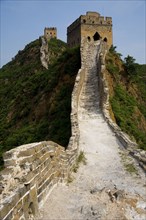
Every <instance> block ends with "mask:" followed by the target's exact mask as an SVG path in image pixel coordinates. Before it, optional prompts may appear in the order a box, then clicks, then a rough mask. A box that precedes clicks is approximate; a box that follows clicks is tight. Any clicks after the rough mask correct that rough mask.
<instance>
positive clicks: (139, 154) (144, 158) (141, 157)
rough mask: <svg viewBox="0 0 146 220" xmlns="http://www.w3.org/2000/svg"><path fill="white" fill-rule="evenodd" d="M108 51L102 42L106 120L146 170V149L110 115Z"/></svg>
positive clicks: (102, 94) (100, 66) (101, 77)
mask: <svg viewBox="0 0 146 220" xmlns="http://www.w3.org/2000/svg"><path fill="white" fill-rule="evenodd" d="M107 51H108V48H107V47H106V43H105V42H102V44H101V53H100V62H99V64H98V71H99V88H100V104H101V108H102V112H103V115H104V118H105V120H106V121H107V123H108V124H109V126H110V127H111V129H112V130H113V132H114V133H115V135H116V137H117V138H118V140H119V141H120V142H121V144H122V145H123V146H124V147H125V148H126V149H127V150H128V151H129V154H130V155H132V156H133V157H134V158H135V159H136V160H137V161H138V163H139V165H140V166H141V167H142V168H143V169H144V171H146V151H143V150H140V149H138V148H137V147H138V146H137V144H136V142H134V141H132V140H131V139H130V137H129V136H128V135H127V134H126V133H124V132H123V131H122V130H121V129H120V127H119V126H118V125H117V124H116V123H115V122H114V121H113V120H112V119H111V117H110V113H109V112H110V108H111V106H110V102H109V87H108V81H107V80H106V71H107V70H106V68H105V56H106V53H107Z"/></svg>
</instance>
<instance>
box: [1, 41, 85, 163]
mask: <svg viewBox="0 0 146 220" xmlns="http://www.w3.org/2000/svg"><path fill="white" fill-rule="evenodd" d="M48 47H49V56H50V57H49V61H50V64H49V67H48V70H46V69H45V68H44V67H42V65H41V61H40V40H35V41H33V42H31V43H30V44H28V45H27V46H26V47H25V48H24V50H22V51H19V52H18V54H17V55H16V56H15V58H13V60H12V61H11V62H9V63H8V64H6V65H5V66H4V67H3V68H1V69H0V84H1V87H0V105H1V109H0V115H1V117H0V158H1V160H0V164H1V165H2V164H3V161H2V154H3V153H4V152H5V151H7V150H10V149H11V148H14V147H16V146H19V145H22V144H27V143H31V142H37V141H42V140H49V139H51V140H52V141H55V142H57V143H59V144H60V145H62V146H64V147H66V146H67V145H68V141H69V138H70V134H71V122H70V112H71V93H72V89H73V86H74V82H75V78H76V74H77V72H78V69H79V68H80V65H81V64H80V63H81V62H80V51H79V48H73V49H68V48H67V45H66V43H64V42H62V41H61V40H58V39H51V40H50V41H49V42H48Z"/></svg>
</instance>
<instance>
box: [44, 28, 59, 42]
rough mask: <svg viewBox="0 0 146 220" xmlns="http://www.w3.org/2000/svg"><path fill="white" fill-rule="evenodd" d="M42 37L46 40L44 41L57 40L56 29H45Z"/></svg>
mask: <svg viewBox="0 0 146 220" xmlns="http://www.w3.org/2000/svg"><path fill="white" fill-rule="evenodd" d="M44 37H45V38H46V40H50V39H52V38H57V28H56V27H49V28H47V27H45V29H44Z"/></svg>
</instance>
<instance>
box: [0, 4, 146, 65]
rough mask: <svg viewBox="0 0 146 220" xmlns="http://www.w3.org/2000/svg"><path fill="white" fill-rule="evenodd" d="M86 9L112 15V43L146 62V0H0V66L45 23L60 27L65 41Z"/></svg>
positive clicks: (37, 32)
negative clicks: (72, 25)
mask: <svg viewBox="0 0 146 220" xmlns="http://www.w3.org/2000/svg"><path fill="white" fill-rule="evenodd" d="M87 11H97V12H99V13H100V15H101V16H107V17H112V20H113V45H114V46H116V47H117V49H116V50H117V51H118V52H119V53H121V54H122V55H123V56H122V58H123V59H124V57H126V56H127V55H130V56H132V57H134V58H135V59H136V62H137V63H140V64H144V63H146V52H145V51H146V1H145V0H122V1H120V0H52V1H51V0H0V67H2V66H3V65H4V64H6V63H7V62H9V61H11V60H12V58H13V57H14V56H15V55H16V54H17V52H18V51H19V50H22V49H24V47H25V46H26V45H27V44H28V43H30V42H31V41H33V40H35V39H38V38H39V36H41V35H43V31H44V27H57V35H58V38H59V39H61V40H63V41H65V42H66V40H67V39H66V32H67V27H68V26H69V25H70V24H71V23H72V22H73V21H74V20H76V19H77V18H78V17H79V16H80V15H84V14H86V12H87Z"/></svg>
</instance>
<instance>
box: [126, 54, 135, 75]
mask: <svg viewBox="0 0 146 220" xmlns="http://www.w3.org/2000/svg"><path fill="white" fill-rule="evenodd" d="M124 65H125V68H126V71H127V73H128V75H136V63H135V59H134V58H133V57H131V56H129V55H128V56H127V57H125V58H124Z"/></svg>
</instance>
